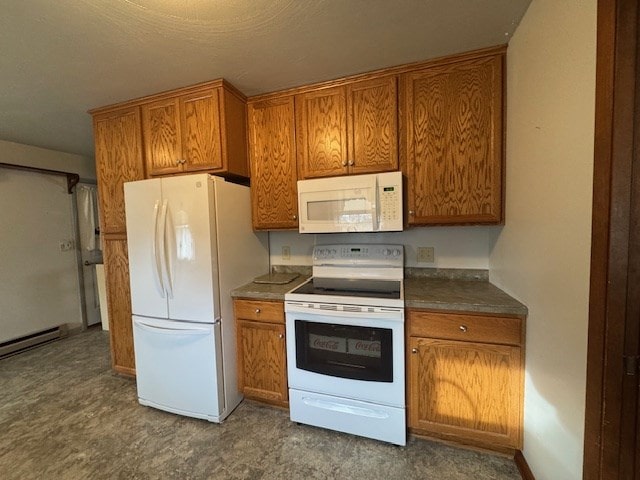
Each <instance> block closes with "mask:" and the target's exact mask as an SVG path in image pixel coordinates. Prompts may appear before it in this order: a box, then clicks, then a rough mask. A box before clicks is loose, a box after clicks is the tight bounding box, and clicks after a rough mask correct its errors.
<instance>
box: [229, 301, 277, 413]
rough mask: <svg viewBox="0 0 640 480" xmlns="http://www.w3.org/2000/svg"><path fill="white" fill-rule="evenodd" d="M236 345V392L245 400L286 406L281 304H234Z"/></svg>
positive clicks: (254, 302) (256, 302)
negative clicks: (238, 391) (242, 395)
mask: <svg viewBox="0 0 640 480" xmlns="http://www.w3.org/2000/svg"><path fill="white" fill-rule="evenodd" d="M234 308H235V315H236V329H237V341H238V346H237V348H238V352H237V355H238V388H239V389H240V391H241V392H242V393H243V394H244V396H245V397H246V398H250V399H252V400H259V401H263V402H266V403H271V404H274V405H279V406H282V407H288V406H289V394H288V386H287V351H286V343H285V324H284V304H283V302H268V301H255V300H236V301H235V302H234Z"/></svg>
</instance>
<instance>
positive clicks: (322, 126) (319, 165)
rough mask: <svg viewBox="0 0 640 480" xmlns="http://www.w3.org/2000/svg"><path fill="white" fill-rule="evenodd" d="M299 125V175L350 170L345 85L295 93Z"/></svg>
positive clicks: (311, 175) (332, 173)
mask: <svg viewBox="0 0 640 480" xmlns="http://www.w3.org/2000/svg"><path fill="white" fill-rule="evenodd" d="M296 128H297V129H298V159H299V165H298V168H299V175H300V178H314V177H329V176H335V175H344V174H346V173H347V172H348V166H347V102H346V87H335V88H326V89H322V90H318V91H313V92H308V93H303V94H300V95H296Z"/></svg>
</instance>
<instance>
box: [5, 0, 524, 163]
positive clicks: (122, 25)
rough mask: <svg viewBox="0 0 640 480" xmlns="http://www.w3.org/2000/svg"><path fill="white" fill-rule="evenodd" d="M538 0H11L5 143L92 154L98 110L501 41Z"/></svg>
mask: <svg viewBox="0 0 640 480" xmlns="http://www.w3.org/2000/svg"><path fill="white" fill-rule="evenodd" d="M530 2H531V0H61V1H51V0H9V1H6V2H2V6H1V7H0V8H1V14H0V72H1V73H0V140H7V141H12V142H18V143H24V144H28V145H35V146H39V147H44V148H49V149H53V150H60V151H63V152H69V153H76V154H80V155H86V156H93V136H92V135H93V134H92V130H91V118H90V116H89V115H88V114H87V113H86V112H87V110H89V109H90V108H95V107H101V106H104V105H109V104H112V103H117V102H120V101H124V100H129V99H132V98H136V97H140V96H144V95H150V94H153V93H157V92H161V91H164V90H169V89H173V88H177V87H182V86H186V85H191V84H194V83H198V82H202V81H206V80H213V79H216V78H220V77H222V78H225V79H227V80H228V81H230V82H231V83H232V84H233V85H235V86H236V87H237V88H239V89H240V90H241V91H242V92H244V93H245V94H246V95H248V96H250V95H255V94H258V93H265V92H271V91H275V90H279V89H283V88H287V87H292V86H296V85H303V84H306V83H311V82H316V81H321V80H330V79H332V78H337V77H341V76H345V75H349V74H354V73H361V72H366V71H370V70H374V69H378V68H383V67H388V66H393V65H399V64H402V63H408V62H413V61H419V60H426V59H429V58H434V57H438V56H442V55H448V54H452V53H458V52H463V51H467V50H473V49H477V48H483V47H489V46H493V45H500V44H504V43H507V42H508V41H509V38H510V36H511V35H512V34H513V32H514V30H515V29H516V27H517V25H518V23H519V22H520V19H521V18H522V16H523V15H524V12H525V11H526V9H527V7H528V5H529V3H530ZM4 161H6V160H4Z"/></svg>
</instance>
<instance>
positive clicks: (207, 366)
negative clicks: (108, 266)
mask: <svg viewBox="0 0 640 480" xmlns="http://www.w3.org/2000/svg"><path fill="white" fill-rule="evenodd" d="M133 338H134V347H135V356H136V382H137V386H138V399H139V401H140V403H141V404H143V405H148V406H152V407H155V408H159V409H161V410H166V411H168V412H172V413H177V414H180V415H186V416H189V417H195V418H203V419H206V420H209V421H212V422H218V421H220V420H219V418H220V415H221V413H222V412H223V410H224V407H225V405H224V391H223V380H222V378H223V377H222V360H221V352H220V350H221V345H220V343H221V342H220V324H219V323H215V324H192V323H188V322H174V321H171V320H158V319H149V318H140V317H136V316H134V317H133Z"/></svg>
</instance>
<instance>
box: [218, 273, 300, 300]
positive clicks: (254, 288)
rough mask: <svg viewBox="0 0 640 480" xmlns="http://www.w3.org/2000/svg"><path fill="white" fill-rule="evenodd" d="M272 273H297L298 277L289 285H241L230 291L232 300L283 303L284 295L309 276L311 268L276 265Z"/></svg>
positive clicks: (252, 283) (251, 283)
mask: <svg viewBox="0 0 640 480" xmlns="http://www.w3.org/2000/svg"><path fill="white" fill-rule="evenodd" d="M272 271H273V272H281V273H289V272H291V273H293V272H295V273H298V274H299V276H298V278H295V279H293V280H292V281H290V282H289V283H285V284H282V285H278V284H268V283H254V282H249V283H247V284H246V285H242V286H240V287H238V288H234V289H233V290H231V296H232V297H233V298H250V299H253V300H280V301H284V294H285V293H287V292H288V291H289V290H293V289H294V288H296V287H297V286H298V285H300V284H301V283H303V282H305V281H306V280H307V279H308V278H309V277H310V276H311V267H305V266H298V267H295V266H294V267H284V266H281V265H276V266H274V267H272ZM265 273H266V272H265Z"/></svg>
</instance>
